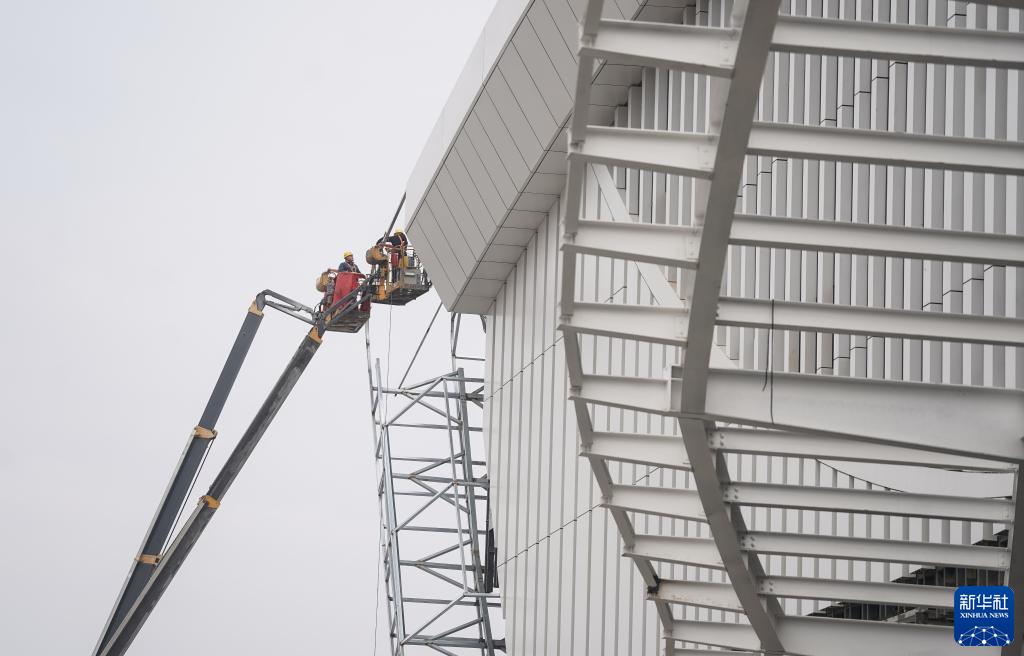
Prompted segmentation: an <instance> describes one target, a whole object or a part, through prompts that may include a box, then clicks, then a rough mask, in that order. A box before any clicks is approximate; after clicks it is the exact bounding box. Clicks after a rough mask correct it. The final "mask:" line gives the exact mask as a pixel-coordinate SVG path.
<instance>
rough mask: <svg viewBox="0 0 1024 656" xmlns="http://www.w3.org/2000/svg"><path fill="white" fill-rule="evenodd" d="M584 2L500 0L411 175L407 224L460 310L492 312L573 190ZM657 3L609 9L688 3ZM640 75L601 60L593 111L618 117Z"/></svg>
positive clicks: (658, 16) (627, 12)
mask: <svg viewBox="0 0 1024 656" xmlns="http://www.w3.org/2000/svg"><path fill="white" fill-rule="evenodd" d="M584 4H585V3H584V2H580V0H526V1H524V0H499V1H498V4H497V6H496V7H495V9H494V13H493V14H492V15H491V17H490V19H489V20H488V23H487V25H486V26H485V28H484V31H483V33H482V34H481V37H480V40H479V41H478V42H477V45H476V47H475V48H474V50H473V53H472V54H471V56H470V59H469V62H468V63H467V64H466V67H465V69H464V70H463V72H462V75H461V76H460V78H459V80H458V82H457V83H456V86H455V89H454V90H453V92H452V95H451V97H450V98H449V100H448V103H447V104H446V106H445V108H444V110H443V111H442V114H441V117H440V118H439V119H438V121H437V124H436V125H435V127H434V130H433V131H432V133H431V135H430V138H429V140H428V142H427V145H426V146H425V148H424V150H423V153H422V154H421V155H420V159H419V161H418V162H417V164H416V166H415V168H414V170H413V173H412V175H411V176H410V178H409V181H408V183H407V185H406V190H407V194H408V198H409V201H410V202H409V204H408V205H407V207H408V208H409V209H408V215H407V216H408V218H407V225H408V228H407V231H408V233H409V236H410V238H411V239H412V242H413V243H414V244H415V245H416V247H417V249H418V251H419V252H420V254H421V255H422V257H423V260H424V262H425V264H426V267H427V269H428V271H430V274H431V276H432V278H433V280H434V283H435V286H436V288H437V291H438V293H439V294H440V296H441V300H442V301H443V302H444V305H445V307H446V308H447V309H448V310H450V311H457V312H465V313H478V314H479V313H484V312H487V310H488V308H490V306H491V303H492V302H493V300H494V297H495V295H496V294H497V292H498V290H499V289H500V288H501V286H502V284H504V281H505V279H506V278H507V277H508V275H509V273H510V272H511V271H512V269H513V267H514V266H515V262H516V261H517V260H518V259H519V256H520V255H521V253H522V252H523V249H524V248H525V246H526V245H527V244H528V243H529V242H530V240H531V239H532V238H533V236H534V234H535V232H536V229H537V226H538V225H540V223H541V221H543V219H544V217H545V216H546V214H547V212H548V210H550V209H551V206H552V205H553V204H554V203H555V202H556V201H557V200H558V197H559V194H560V193H561V191H562V188H563V186H564V184H565V170H566V167H565V151H566V138H565V127H566V123H567V121H568V119H569V116H570V114H571V112H572V106H573V96H574V86H575V79H576V68H577V61H578V57H577V54H576V50H577V45H576V44H577V43H578V25H579V17H580V16H581V15H582V11H583V5H584ZM646 4H647V3H646V2H637V1H636V0H620V1H619V2H614V3H613V2H609V3H606V5H605V11H604V13H605V16H606V17H608V18H619V19H621V18H626V19H642V20H647V21H666V22H672V21H678V20H679V18H680V16H681V15H682V11H683V8H682V6H683V3H682V2H679V3H678V4H679V5H680V6H679V7H672V6H669V7H666V6H658V7H648V6H646ZM663 4H677V3H663ZM640 75H641V69H640V67H638V66H610V65H609V66H603V67H601V68H600V69H596V70H595V77H594V88H593V91H592V94H591V104H590V117H589V119H590V120H589V122H590V123H591V124H598V125H601V124H604V125H610V124H611V122H612V119H613V115H614V111H615V107H616V106H618V105H621V104H623V103H624V102H625V100H626V96H627V93H628V90H629V87H630V86H632V85H636V84H638V83H639V81H640Z"/></svg>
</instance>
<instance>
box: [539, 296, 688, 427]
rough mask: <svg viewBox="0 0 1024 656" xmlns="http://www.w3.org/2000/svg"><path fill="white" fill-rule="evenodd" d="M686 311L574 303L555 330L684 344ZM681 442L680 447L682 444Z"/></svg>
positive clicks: (676, 344) (652, 307) (654, 307)
mask: <svg viewBox="0 0 1024 656" xmlns="http://www.w3.org/2000/svg"><path fill="white" fill-rule="evenodd" d="M688 316H689V315H688V313H687V312H686V310H684V309H681V308H672V307H660V306H657V305H621V304H612V303H576V306H575V309H574V310H573V314H572V317H567V318H566V319H565V320H564V321H563V322H562V323H561V324H559V326H558V329H559V330H562V331H570V332H574V333H585V334H587V335H602V336H604V337H618V338H621V339H636V340H642V341H645V342H656V343H658V344H668V345H670V346H686V321H687V318H688ZM681 446H682V445H681V443H680V447H681Z"/></svg>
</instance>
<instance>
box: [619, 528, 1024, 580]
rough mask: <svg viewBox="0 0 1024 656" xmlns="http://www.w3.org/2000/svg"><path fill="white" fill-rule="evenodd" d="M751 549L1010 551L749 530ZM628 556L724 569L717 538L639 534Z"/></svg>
mask: <svg viewBox="0 0 1024 656" xmlns="http://www.w3.org/2000/svg"><path fill="white" fill-rule="evenodd" d="M740 546H741V548H742V549H743V550H744V551H746V552H754V553H758V554H771V555H778V556H797V557H803V558H835V559H840V560H860V561H871V562H879V563H913V564H917V565H934V566H937V567H966V568H972V569H975V568H976V569H990V570H999V569H1006V568H1007V567H1009V564H1010V552H1009V550H1007V549H1003V548H1001V547H979V546H975V545H960V544H943V543H939V542H911V541H908V540H883V539H873V538H848V537H834V536H830V535H811V534H799V533H768V532H761V531H749V532H747V533H744V534H742V535H741V536H740ZM623 555H624V556H628V557H631V558H645V559H647V560H655V561H659V562H666V563H676V564H680V565H694V566H697V567H708V568H711V569H723V567H724V566H723V565H722V559H721V556H720V555H719V554H718V550H717V548H716V547H715V543H714V540H712V539H710V538H700V537H679V536H674V535H637V536H636V541H635V542H634V544H633V546H632V547H631V548H628V549H625V551H624V553H623Z"/></svg>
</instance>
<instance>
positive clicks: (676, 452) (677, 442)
mask: <svg viewBox="0 0 1024 656" xmlns="http://www.w3.org/2000/svg"><path fill="white" fill-rule="evenodd" d="M580 455H581V456H584V457H586V458H604V459H606V460H614V461H616V462H632V463H636V464H638V465H651V466H654V467H667V468H669V469H689V468H690V462H689V461H688V460H687V459H686V451H685V449H684V448H683V438H681V437H679V436H674V437H673V436H665V435H644V434H632V433H599V432H595V433H594V435H593V438H592V440H591V442H590V445H589V446H584V447H583V448H582V449H581V450H580Z"/></svg>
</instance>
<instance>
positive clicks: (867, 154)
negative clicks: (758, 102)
mask: <svg viewBox="0 0 1024 656" xmlns="http://www.w3.org/2000/svg"><path fill="white" fill-rule="evenodd" d="M747 152H748V153H749V154H751V155H773V156H781V157H796V158H800V159H817V160H830V161H842V162H855V163H859V164H881V165H883V166H907V167H917V168H926V169H941V170H953V171H970V172H975V173H994V174H1005V175H1024V148H1021V147H1020V144H1017V143H1014V142H1009V141H999V140H995V139H966V138H963V137H945V136H934V135H924V134H906V133H897V132H885V131H881V130H858V129H853V128H821V127H816V126H807V125H791V124H782V123H756V124H754V127H753V128H752V129H751V131H750V142H749V144H748V147H747Z"/></svg>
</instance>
